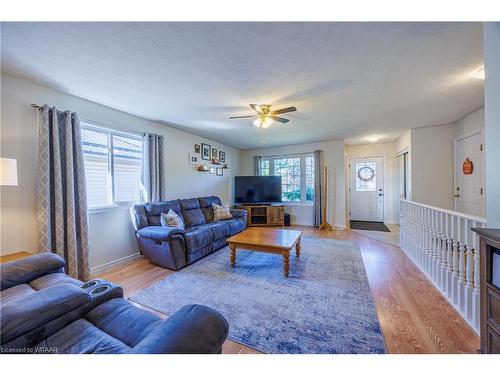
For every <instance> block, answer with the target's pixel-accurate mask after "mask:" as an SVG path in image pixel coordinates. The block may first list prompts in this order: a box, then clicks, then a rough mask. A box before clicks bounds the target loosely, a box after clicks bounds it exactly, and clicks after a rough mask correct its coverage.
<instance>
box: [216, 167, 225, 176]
mask: <svg viewBox="0 0 500 375" xmlns="http://www.w3.org/2000/svg"><path fill="white" fill-rule="evenodd" d="M215 174H216V175H217V176H223V175H224V169H222V168H217V169H216V171H215Z"/></svg>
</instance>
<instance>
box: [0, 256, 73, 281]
mask: <svg viewBox="0 0 500 375" xmlns="http://www.w3.org/2000/svg"><path fill="white" fill-rule="evenodd" d="M65 266H66V262H65V261H64V259H63V258H61V257H60V256H59V255H56V254H52V253H42V254H38V255H33V256H30V257H26V258H23V259H19V260H16V261H13V262H9V263H2V264H1V265H0V267H1V268H0V277H1V283H0V290H4V289H7V288H11V287H13V286H16V285H19V284H25V283H29V282H30V281H33V280H35V279H38V278H39V277H42V276H45V275H48V274H50V273H56V272H64V267H65Z"/></svg>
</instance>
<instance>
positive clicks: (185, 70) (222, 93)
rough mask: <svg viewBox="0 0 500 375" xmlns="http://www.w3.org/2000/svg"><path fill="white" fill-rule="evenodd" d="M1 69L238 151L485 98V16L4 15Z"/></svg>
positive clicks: (334, 135)
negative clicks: (267, 107) (264, 108)
mask: <svg viewBox="0 0 500 375" xmlns="http://www.w3.org/2000/svg"><path fill="white" fill-rule="evenodd" d="M1 31H2V40H1V41H2V65H3V67H2V69H3V70H5V71H7V72H11V73H14V74H18V75H22V76H27V77H30V78H32V79H35V80H37V81H39V82H41V83H44V84H46V85H48V86H51V87H55V88H57V89H60V90H62V91H65V92H69V93H72V94H74V95H77V96H80V97H82V98H85V99H88V100H91V101H94V102H97V103H100V104H104V105H106V106H109V107H112V108H116V109H119V110H122V111H125V112H129V113H133V114H136V115H139V116H141V117H144V118H147V119H151V120H156V121H160V122H164V123H166V124H168V125H170V126H174V127H176V128H179V129H182V130H186V131H189V132H192V133H195V134H199V135H202V136H205V137H208V138H211V139H213V140H217V141H220V142H222V143H226V144H228V145H233V146H235V147H238V148H241V149H251V148H257V147H261V145H260V144H259V131H258V129H257V128H255V127H254V128H252V127H250V124H251V120H249V119H246V120H228V117H229V116H235V115H245V114H252V112H253V111H252V110H251V109H250V107H248V104H249V103H269V104H272V105H274V106H275V107H282V106H288V105H295V106H296V107H297V108H298V112H295V113H293V114H290V115H288V116H284V117H288V118H290V119H291V120H292V121H290V122H289V123H288V124H287V125H276V126H274V125H273V126H272V127H271V128H270V129H268V132H267V146H276V145H286V144H296V143H306V142H313V141H320V140H329V139H347V142H348V143H350V144H356V143H366V138H365V137H366V136H372V135H380V136H381V139H380V142H386V141H390V140H393V139H395V137H397V136H398V135H399V134H400V132H401V131H402V130H403V129H408V128H411V127H420V126H429V125H436V124H445V123H450V122H452V121H454V120H456V119H458V118H460V117H462V116H464V115H465V114H467V113H470V112H472V111H473V110H475V109H476V108H478V107H480V106H481V105H482V104H483V101H484V98H483V81H480V80H476V79H473V78H471V77H470V72H471V71H473V70H474V69H475V68H477V67H478V66H480V65H481V64H482V63H483V48H482V46H483V43H482V25H481V24H480V23H143V22H139V23H3V24H2V30H1Z"/></svg>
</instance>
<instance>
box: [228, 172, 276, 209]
mask: <svg viewBox="0 0 500 375" xmlns="http://www.w3.org/2000/svg"><path fill="white" fill-rule="evenodd" d="M234 200H235V202H236V203H273V202H281V176H236V177H235V178H234Z"/></svg>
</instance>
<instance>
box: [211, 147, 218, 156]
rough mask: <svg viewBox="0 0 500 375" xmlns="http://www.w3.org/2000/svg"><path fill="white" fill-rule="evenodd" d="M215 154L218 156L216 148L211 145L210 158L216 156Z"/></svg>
mask: <svg viewBox="0 0 500 375" xmlns="http://www.w3.org/2000/svg"><path fill="white" fill-rule="evenodd" d="M217 156H219V154H218V151H217V149H216V148H213V147H212V158H217Z"/></svg>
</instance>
